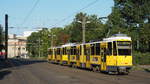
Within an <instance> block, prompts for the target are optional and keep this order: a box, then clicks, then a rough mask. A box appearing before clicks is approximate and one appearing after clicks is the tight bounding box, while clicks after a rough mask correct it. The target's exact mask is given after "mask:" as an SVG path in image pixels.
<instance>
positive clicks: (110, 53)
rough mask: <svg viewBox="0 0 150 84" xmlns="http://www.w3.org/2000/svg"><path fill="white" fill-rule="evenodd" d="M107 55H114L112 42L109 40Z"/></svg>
mask: <svg viewBox="0 0 150 84" xmlns="http://www.w3.org/2000/svg"><path fill="white" fill-rule="evenodd" d="M107 55H112V42H108V49H107Z"/></svg>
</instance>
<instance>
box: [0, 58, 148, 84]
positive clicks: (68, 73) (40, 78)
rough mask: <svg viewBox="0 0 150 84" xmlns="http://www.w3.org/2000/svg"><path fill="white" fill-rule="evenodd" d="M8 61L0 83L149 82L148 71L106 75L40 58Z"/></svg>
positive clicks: (86, 83) (89, 83)
mask: <svg viewBox="0 0 150 84" xmlns="http://www.w3.org/2000/svg"><path fill="white" fill-rule="evenodd" d="M10 61H11V63H10V65H11V66H10V67H6V68H2V69H0V84H150V73H149V72H145V71H132V72H131V73H130V74H129V75H107V74H104V73H96V72H92V71H88V70H81V69H75V68H70V67H67V66H60V65H56V64H50V63H47V62H45V61H41V60H15V59H11V60H10Z"/></svg>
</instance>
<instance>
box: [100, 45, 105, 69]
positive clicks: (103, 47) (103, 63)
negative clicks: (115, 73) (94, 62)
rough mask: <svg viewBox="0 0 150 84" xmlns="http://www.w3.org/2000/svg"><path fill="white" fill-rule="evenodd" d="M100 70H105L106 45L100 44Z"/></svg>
mask: <svg viewBox="0 0 150 84" xmlns="http://www.w3.org/2000/svg"><path fill="white" fill-rule="evenodd" d="M101 70H102V71H106V47H105V46H104V45H102V46H101Z"/></svg>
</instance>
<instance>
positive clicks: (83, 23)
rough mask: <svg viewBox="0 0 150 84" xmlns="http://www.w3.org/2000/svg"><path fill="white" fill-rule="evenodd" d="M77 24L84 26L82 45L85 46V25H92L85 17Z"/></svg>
mask: <svg viewBox="0 0 150 84" xmlns="http://www.w3.org/2000/svg"><path fill="white" fill-rule="evenodd" d="M77 22H78V23H81V24H82V43H83V44H84V43H85V25H86V24H87V23H90V21H86V17H85V16H83V17H82V21H77Z"/></svg>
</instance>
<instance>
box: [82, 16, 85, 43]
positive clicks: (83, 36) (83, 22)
mask: <svg viewBox="0 0 150 84" xmlns="http://www.w3.org/2000/svg"><path fill="white" fill-rule="evenodd" d="M85 24H86V17H85V16H83V18H82V34H83V35H82V43H83V44H84V43H85Z"/></svg>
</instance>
